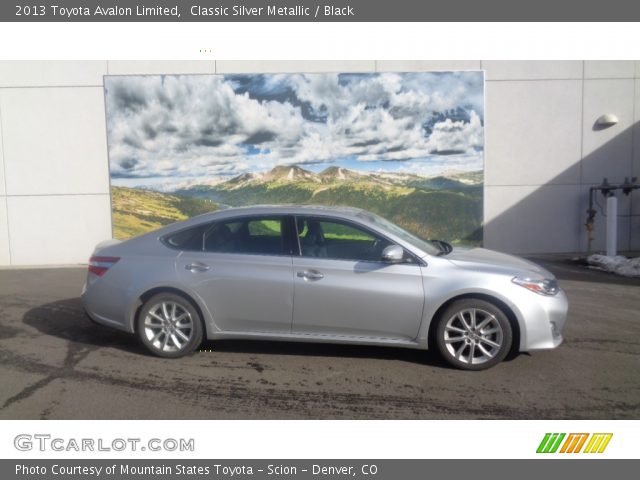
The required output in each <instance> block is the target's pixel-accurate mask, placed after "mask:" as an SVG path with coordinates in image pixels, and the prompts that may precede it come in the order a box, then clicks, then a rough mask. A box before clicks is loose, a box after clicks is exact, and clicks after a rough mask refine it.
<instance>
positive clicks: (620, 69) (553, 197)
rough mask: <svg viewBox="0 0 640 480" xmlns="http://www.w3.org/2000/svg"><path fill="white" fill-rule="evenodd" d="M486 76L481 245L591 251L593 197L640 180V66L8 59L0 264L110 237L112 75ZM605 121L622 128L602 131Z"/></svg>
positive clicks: (28, 261) (0, 124) (638, 217)
mask: <svg viewBox="0 0 640 480" xmlns="http://www.w3.org/2000/svg"><path fill="white" fill-rule="evenodd" d="M478 69H484V70H485V72H486V156H485V158H486V160H485V182H486V189H485V225H486V226H485V245H486V246H487V247H489V248H496V249H499V250H504V251H510V252H516V253H534V252H535V253H537V252H575V251H581V250H584V249H585V248H586V232H585V229H584V226H583V224H584V221H585V217H586V209H587V198H588V190H589V186H591V185H595V184H598V183H600V181H601V180H602V177H604V176H607V177H609V180H610V181H611V182H621V181H622V180H623V178H624V177H625V176H632V175H635V176H638V177H640V62H632V61H602V62H595V61H587V62H582V61H548V62H546V61H545V62H539V61H536V62H534V61H479V60H478V61H373V60H371V61H274V62H263V61H260V62H253V61H217V62H213V61H211V62H194V61H189V62H180V61H175V62H171V61H167V62H147V61H108V62H107V61H104V62H7V61H0V147H1V148H0V265H39V264H69V263H83V262H86V259H87V257H88V255H89V254H90V253H91V250H92V248H93V246H94V245H95V243H97V242H99V241H100V240H103V239H105V238H108V237H109V236H110V235H111V211H110V198H109V174H108V157H107V146H106V134H105V113H104V98H103V97H104V89H103V75H106V74H112V75H114V74H115V75H117V74H158V73H168V74H170V73H232V72H233V73H240V72H297V71H302V72H329V71H343V72H344V71H359V72H372V71H438V70H439V71H443V70H478ZM603 113H615V114H616V115H617V116H618V118H619V119H620V123H619V124H618V125H616V126H614V127H612V128H610V129H606V130H600V131H594V129H593V124H594V122H595V120H596V118H598V117H599V116H600V115H602V114H603ZM601 220H602V216H601V215H600V214H598V221H597V222H596V232H595V233H596V240H595V242H594V248H596V249H601V248H603V246H604V243H603V240H604V238H603V231H602V224H601ZM619 248H620V249H623V250H627V249H630V248H631V249H636V250H639V249H640V192H639V193H636V194H635V201H633V202H632V201H631V199H629V198H625V197H620V231H619Z"/></svg>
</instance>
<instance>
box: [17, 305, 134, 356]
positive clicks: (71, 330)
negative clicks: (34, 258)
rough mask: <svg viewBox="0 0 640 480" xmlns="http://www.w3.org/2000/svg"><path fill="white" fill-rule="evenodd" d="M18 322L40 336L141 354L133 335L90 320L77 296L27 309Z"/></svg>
mask: <svg viewBox="0 0 640 480" xmlns="http://www.w3.org/2000/svg"><path fill="white" fill-rule="evenodd" d="M22 321H23V323H24V324H25V325H29V326H30V327H33V328H35V329H36V330H37V331H39V332H40V333H42V334H43V335H50V336H52V337H57V338H61V339H64V340H67V341H69V342H73V343H78V344H83V345H87V346H93V347H113V348H116V349H119V350H123V351H126V352H130V353H138V354H143V353H145V350H144V348H143V347H142V345H140V344H139V343H138V341H137V339H136V338H135V337H134V336H133V335H129V334H127V333H125V332H121V331H118V330H114V329H112V328H108V327H105V326H102V325H99V324H97V323H95V322H93V321H92V320H91V319H90V318H89V317H88V316H87V315H86V314H85V312H84V309H83V307H82V301H81V300H80V298H67V299H65V300H58V301H56V302H51V303H45V304H43V305H39V306H37V307H34V308H32V309H30V310H28V311H27V312H26V313H25V314H24V316H23V318H22Z"/></svg>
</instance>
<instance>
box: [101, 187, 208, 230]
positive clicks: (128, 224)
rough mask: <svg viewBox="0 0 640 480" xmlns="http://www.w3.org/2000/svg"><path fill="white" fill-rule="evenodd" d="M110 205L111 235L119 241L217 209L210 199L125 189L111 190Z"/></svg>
mask: <svg viewBox="0 0 640 480" xmlns="http://www.w3.org/2000/svg"><path fill="white" fill-rule="evenodd" d="M111 202H112V214H113V235H114V237H115V238H117V239H120V240H124V239H126V238H130V237H133V236H136V235H140V234H142V233H146V232H150V231H151V230H155V229H157V228H159V227H161V226H163V225H167V224H169V223H173V222H177V221H180V220H186V219H187V218H189V217H192V216H194V215H199V214H201V213H206V212H211V211H214V210H217V209H218V206H217V205H216V204H215V203H213V202H212V201H211V200H205V199H198V198H193V197H188V196H181V195H173V194H171V195H169V194H166V193H159V192H152V191H149V190H141V189H137V188H125V187H112V188H111Z"/></svg>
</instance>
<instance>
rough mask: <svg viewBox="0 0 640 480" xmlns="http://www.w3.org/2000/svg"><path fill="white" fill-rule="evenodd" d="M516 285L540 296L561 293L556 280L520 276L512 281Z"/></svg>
mask: <svg viewBox="0 0 640 480" xmlns="http://www.w3.org/2000/svg"><path fill="white" fill-rule="evenodd" d="M511 281H512V282H513V283H515V284H516V285H520V286H521V287H524V288H526V289H528V290H531V291H532V292H535V293H539V294H540V295H549V296H550V295H555V294H556V293H558V292H559V291H560V287H559V286H558V281H557V280H556V279H555V278H532V277H528V276H525V275H522V276H521V275H518V276H517V277H513V278H512V279H511Z"/></svg>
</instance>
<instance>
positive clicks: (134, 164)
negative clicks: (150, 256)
mask: <svg viewBox="0 0 640 480" xmlns="http://www.w3.org/2000/svg"><path fill="white" fill-rule="evenodd" d="M104 91H105V110H106V124H107V143H108V147H109V171H110V177H111V187H112V210H113V223H114V235H115V236H116V237H118V238H127V237H130V236H132V235H136V234H139V233H142V232H146V231H149V230H152V229H154V228H157V227H159V226H161V225H165V224H167V223H170V222H174V221H177V220H182V219H184V218H188V217H190V216H192V215H195V214H198V213H202V212H206V211H210V210H215V209H218V208H228V207H233V206H244V205H253V204H283V203H294V204H324V205H346V206H354V207H360V208H363V209H366V210H370V211H372V212H374V213H377V214H380V215H382V216H384V217H386V218H388V219H390V220H392V221H395V222H396V223H398V224H399V225H401V226H403V227H405V228H406V229H408V230H410V231H412V232H414V233H416V234H417V235H419V236H421V237H424V238H437V239H443V240H448V241H451V242H454V243H468V244H479V243H481V241H482V204H483V168H484V75H483V73H482V72H480V71H476V72H474V71H464V72H402V73H398V72H372V73H310V74H307V73H284V74H224V75H130V76H129V75H115V76H109V75H108V76H106V77H105V79H104Z"/></svg>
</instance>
